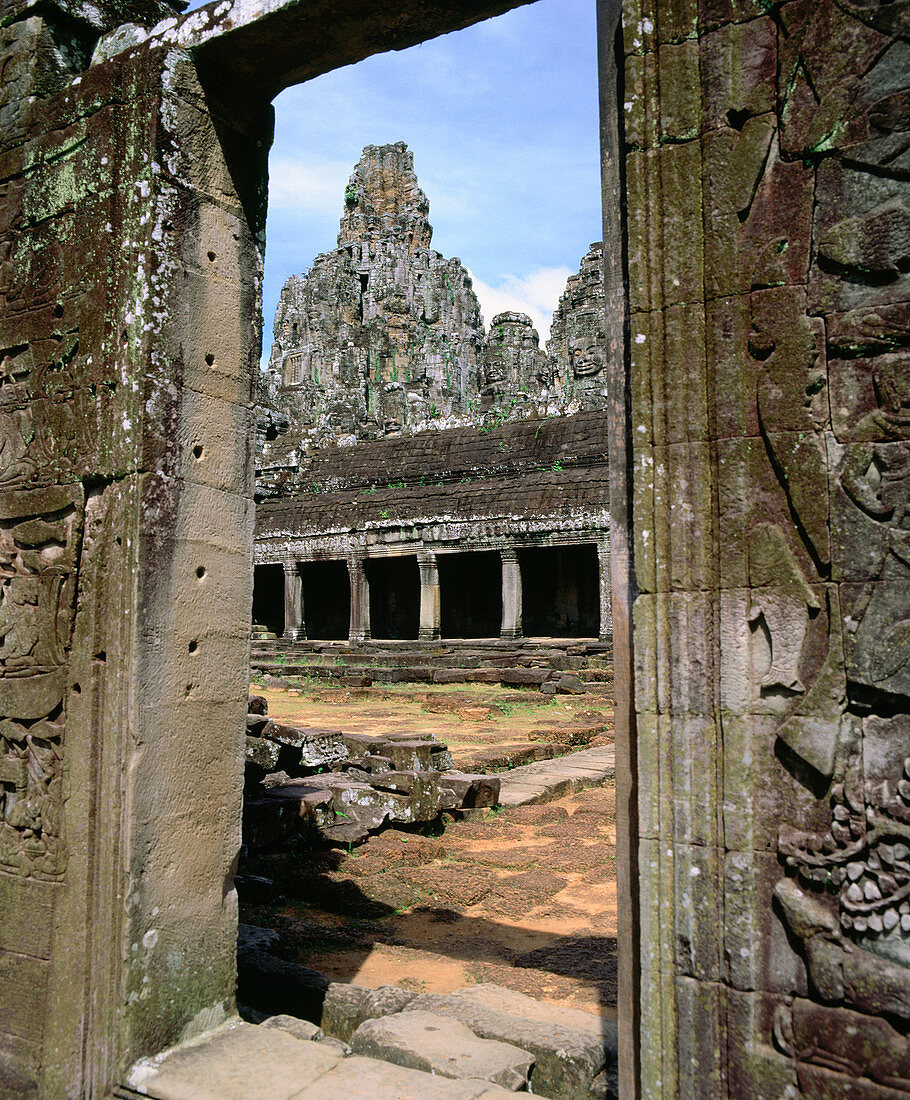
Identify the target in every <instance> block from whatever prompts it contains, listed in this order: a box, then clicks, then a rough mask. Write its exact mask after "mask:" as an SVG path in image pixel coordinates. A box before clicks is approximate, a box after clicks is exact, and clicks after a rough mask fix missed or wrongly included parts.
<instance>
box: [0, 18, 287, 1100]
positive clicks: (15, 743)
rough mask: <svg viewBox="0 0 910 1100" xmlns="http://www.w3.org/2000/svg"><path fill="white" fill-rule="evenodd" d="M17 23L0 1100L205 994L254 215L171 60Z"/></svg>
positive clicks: (9, 193)
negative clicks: (103, 48)
mask: <svg viewBox="0 0 910 1100" xmlns="http://www.w3.org/2000/svg"><path fill="white" fill-rule="evenodd" d="M137 11H138V9H137ZM90 14H91V13H90ZM95 14H96V15H97V14H98V13H95ZM118 14H121V13H115V15H118ZM127 14H129V13H127ZM136 14H137V12H134V13H133V18H134V19H135V18H136ZM144 14H145V15H146V16H147V17H149V20H150V21H154V20H155V19H158V18H160V17H161V16H162V15H164V14H172V12H171V11H170V9H167V8H164V7H161V8H149V9H147V10H146V12H145V13H144ZM22 15H23V18H22V19H18V20H17V19H15V16H14V17H13V21H12V22H11V23H10V25H9V26H7V27H6V28H5V29H4V30H3V32H2V34H3V36H4V39H5V44H6V46H7V47H8V49H9V51H10V52H9V55H8V56H9V60H8V61H7V63H5V64H4V65H3V67H2V70H0V71H2V72H3V74H4V76H5V77H8V78H9V79H8V80H7V82H6V83H5V85H4V88H3V92H2V94H3V96H4V97H5V98H4V105H3V114H4V117H5V118H6V119H10V120H12V123H11V125H10V126H9V127H8V128H4V134H3V146H2V151H0V158H2V159H0V188H2V192H3V215H2V221H0V233H2V242H0V256H2V280H0V333H2V338H0V362H2V367H0V415H2V431H0V489H2V494H0V548H2V550H0V553H2V557H0V716H2V721H0V914H2V918H3V919H2V927H0V975H2V977H0V1048H2V1052H3V1058H2V1062H0V1093H2V1094H3V1095H4V1096H20V1095H23V1096H32V1095H35V1094H36V1093H38V1092H40V1095H42V1096H48V1097H62V1096H73V1097H77V1096H78V1097H83V1096H102V1095H105V1096H106V1095H108V1090H109V1088H110V1085H111V1082H112V1080H114V1079H116V1077H117V1076H118V1075H119V1074H121V1073H122V1072H123V1071H124V1070H125V1068H126V1066H127V1065H128V1063H129V1062H130V1061H132V1060H133V1059H134V1058H135V1057H137V1056H138V1055H140V1054H144V1053H152V1052H154V1051H156V1050H159V1049H161V1047H163V1046H166V1045H167V1044H168V1043H171V1042H173V1041H175V1040H177V1039H179V1038H180V1037H181V1036H182V1035H184V1034H188V1033H190V1032H192V1031H193V1030H194V1029H195V1030H200V1029H201V1028H203V1027H204V1026H206V1025H208V1024H211V1023H213V1022H215V1021H217V1020H218V1019H223V1018H225V1017H226V1016H227V1015H228V1014H229V1013H230V1012H231V1011H232V1008H233V984H234V974H235V963H234V958H233V954H234V948H233V940H234V935H235V925H236V909H235V903H234V897H235V895H234V893H233V890H232V887H231V868H232V864H233V861H234V858H235V856H236V852H237V847H238V843H239V812H240V798H241V782H240V780H241V775H240V769H239V767H238V762H239V755H238V754H239V751H240V749H241V747H242V739H241V726H242V721H243V709H244V698H245V688H244V682H243V676H244V668H245V663H246V650H247V644H248V643H247V618H248V609H249V601H250V566H249V547H250V540H251V535H252V518H253V508H252V478H251V463H250V439H249V433H250V427H251V422H250V406H251V395H252V379H253V368H254V363H255V361H256V357H257V354H258V347H257V346H256V343H255V336H256V327H255V324H254V323H253V318H254V316H255V309H256V302H257V296H258V291H259V253H258V250H257V247H256V241H255V236H254V233H255V231H256V229H257V228H258V227H257V226H255V225H254V226H250V224H249V222H248V220H247V218H246V216H245V212H244V209H243V206H242V204H241V202H240V199H239V196H238V194H237V191H236V188H235V186H234V183H233V181H232V178H231V175H230V173H229V172H228V170H227V168H226V166H225V162H224V157H223V155H222V152H221V149H222V146H221V141H220V140H219V137H218V136H217V135H216V133H215V127H214V125H213V120H212V117H211V114H210V112H209V110H207V109H206V108H204V107H203V103H204V95H203V91H202V88H201V85H200V84H199V81H198V78H197V76H196V73H195V68H194V66H193V64H192V62H190V61H189V59H188V58H187V56H186V55H185V54H176V55H175V54H171V55H168V54H166V53H165V52H164V51H161V50H158V51H147V52H144V53H143V54H141V55H140V56H135V55H134V56H130V57H118V58H116V59H114V60H112V61H109V62H106V63H99V64H96V65H92V66H90V67H88V68H85V67H84V66H86V65H88V58H89V57H90V56H91V44H92V42H93V40H94V39H95V38H97V37H98V34H100V33H101V31H103V30H104V29H105V26H104V24H103V23H102V25H101V26H92V25H91V24H90V23H86V22H85V21H84V20H83V19H82V18H78V19H76V21H75V24H74V22H73V13H72V12H68V13H64V12H62V11H57V10H53V11H51V12H50V14H49V16H47V17H45V16H43V15H39V14H37V13H28V12H23V13H22ZM77 15H78V13H77ZM58 20H59V21H58ZM108 25H110V24H108ZM74 27H75V29H74ZM73 38H75V39H76V40H77V44H78V45H79V46H80V49H78V50H77V49H76V48H75V47H74V46H73V44H72V40H73ZM67 64H71V65H72V68H71V69H70V70H69V71H67V68H66V66H67ZM53 65H56V66H57V68H56V69H55V70H54V71H53V74H52V73H51V68H52V66H53ZM29 74H34V75H35V76H37V77H40V83H38V84H29ZM52 75H53V77H54V78H53V79H51V76H52ZM238 121H239V119H238ZM219 125H220V126H221V132H222V135H223V136H224V139H225V140H232V139H233V140H234V141H236V142H237V143H238V145H239V146H243V144H244V143H245V142H246V140H247V139H246V138H245V137H243V136H241V135H239V134H237V133H236V132H233V133H232V131H231V127H230V126H229V125H228V124H227V123H226V122H224V120H220V122H219ZM255 136H256V137H257V138H259V139H260V140H261V139H262V138H265V139H266V143H267V138H268V125H267V124H266V126H265V127H264V129H262V130H261V132H260V133H259V134H257V135H255ZM247 156H248V158H249V163H251V164H253V163H257V161H258V163H259V164H260V170H261V168H262V155H261V154H259V153H256V152H255V147H254V145H253V142H252V140H251V141H250V148H248V149H247ZM216 300H217V303H218V305H217V310H216V309H215V308H213V306H214V302H215V301H216ZM216 315H217V323H216V324H213V323H212V322H213V320H215V317H216ZM212 517H218V519H217V521H213V519H212ZM190 730H191V731H193V733H192V738H193V739H194V738H196V737H198V738H200V741H199V742H198V744H202V743H207V744H208V745H210V746H211V750H212V751H206V752H204V753H202V754H201V755H200V754H199V753H197V752H195V751H189V752H188V751H187V749H188V743H187V741H186V739H185V738H186V735H187V731H190Z"/></svg>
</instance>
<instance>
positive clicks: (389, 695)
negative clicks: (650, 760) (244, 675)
mask: <svg viewBox="0 0 910 1100" xmlns="http://www.w3.org/2000/svg"><path fill="white" fill-rule="evenodd" d="M250 693H251V694H256V695H263V696H265V698H266V700H267V701H268V707H269V717H271V718H274V719H276V720H277V721H279V722H289V723H290V724H292V725H295V724H296V725H300V726H324V727H328V728H331V729H344V730H346V731H347V732H348V733H408V734H412V735H413V736H415V737H426V736H427V735H432V736H433V737H435V738H436V740H438V741H444V742H445V743H446V744H447V745H448V746H449V749H450V750H451V752H452V756H453V758H454V760H455V766H456V767H457V768H461V769H462V770H465V771H472V770H475V769H476V770H478V771H502V770H505V769H506V768H508V767H509V766H514V765H516V764H523V763H526V762H528V761H530V760H533V759H543V758H546V757H547V756H553V755H561V754H563V753H565V752H568V751H570V750H571V749H572V748H573V747H574V748H587V747H589V746H594V745H599V744H604V743H608V742H609V741H611V740H612V734H613V699H612V695H611V694H609V691H608V689H607V688H606V687H605V689H604V690H603V692H598V693H597V694H590V693H589V694H586V695H549V696H547V695H542V694H541V692H539V691H537V690H531V689H519V690H516V689H514V688H504V687H501V686H500V685H498V684H464V685H461V684H459V685H450V684H436V685H434V684H390V685H388V686H386V687H371V688H352V689H347V690H345V689H339V688H334V689H332V688H325V687H324V686H322V685H319V686H316V685H312V684H305V685H304V686H302V687H299V688H293V687H292V688H291V689H290V690H275V689H272V688H264V687H263V686H262V685H261V684H258V683H252V684H250ZM547 746H552V747H551V748H547Z"/></svg>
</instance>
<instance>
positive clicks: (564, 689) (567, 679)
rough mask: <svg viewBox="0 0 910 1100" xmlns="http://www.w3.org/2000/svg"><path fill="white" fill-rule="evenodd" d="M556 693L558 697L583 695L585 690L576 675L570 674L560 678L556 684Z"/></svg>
mask: <svg viewBox="0 0 910 1100" xmlns="http://www.w3.org/2000/svg"><path fill="white" fill-rule="evenodd" d="M556 691H557V693H558V694H559V695H584V694H585V692H586V691H587V688H586V687H585V685H584V684H583V683H582V682H581V680H580V679H579V678H578V676H577V675H575V674H572V673H570V674H568V675H565V676H560V678H559V679H558V680H557V682H556Z"/></svg>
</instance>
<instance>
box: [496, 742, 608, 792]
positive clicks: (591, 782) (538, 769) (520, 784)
mask: <svg viewBox="0 0 910 1100" xmlns="http://www.w3.org/2000/svg"><path fill="white" fill-rule="evenodd" d="M615 775H616V752H615V749H614V747H613V746H612V745H604V746H603V747H601V748H596V749H582V750H581V752H572V753H569V754H568V755H567V756H560V757H557V759H555V760H537V761H534V763H531V764H522V765H521V766H520V767H517V768H512V769H511V771H508V772H503V773H502V774H501V775H500V777H499V779H500V786H499V804H500V805H501V806H526V805H529V804H531V803H537V802H551V801H552V800H553V799H554V798H562V796H563V795H565V794H569V793H571V792H572V791H577V790H581V789H582V788H583V787H599V786H602V785H603V784H604V783H607V782H609V780H611V779H613V778H614V777H615Z"/></svg>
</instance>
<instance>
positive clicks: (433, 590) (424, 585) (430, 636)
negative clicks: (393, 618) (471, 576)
mask: <svg viewBox="0 0 910 1100" xmlns="http://www.w3.org/2000/svg"><path fill="white" fill-rule="evenodd" d="M417 565H418V567H419V569H420V635H419V637H420V640H421V641H423V642H432V641H435V640H436V639H437V638H438V637H439V636H440V635H441V633H442V628H441V626H440V610H441V605H440V600H439V569H438V568H437V566H436V555H435V554H433V553H430V552H429V551H421V552H419V553H418V555H417Z"/></svg>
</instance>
